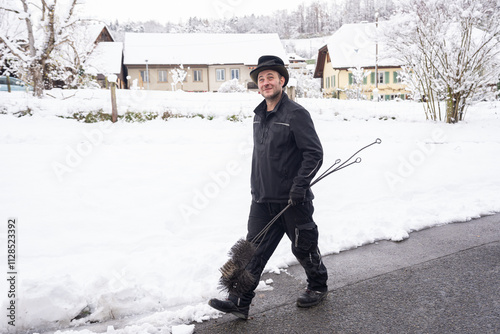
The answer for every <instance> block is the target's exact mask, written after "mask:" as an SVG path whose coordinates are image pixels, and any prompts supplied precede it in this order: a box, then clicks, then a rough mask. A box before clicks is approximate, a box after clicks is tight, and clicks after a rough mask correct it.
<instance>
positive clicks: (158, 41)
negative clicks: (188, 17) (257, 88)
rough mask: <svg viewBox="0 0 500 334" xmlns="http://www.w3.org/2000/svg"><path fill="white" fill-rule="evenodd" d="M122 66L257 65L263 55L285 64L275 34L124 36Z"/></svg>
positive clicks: (277, 37) (281, 49) (128, 34)
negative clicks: (281, 60) (268, 55)
mask: <svg viewBox="0 0 500 334" xmlns="http://www.w3.org/2000/svg"><path fill="white" fill-rule="evenodd" d="M124 48H125V49H124V57H125V58H124V64H126V65H139V64H141V65H144V64H146V59H147V61H148V63H149V64H150V65H165V64H184V65H187V64H198V65H199V64H207V65H215V64H244V65H256V64H257V60H258V59H259V57H260V56H262V55H263V54H271V55H275V56H278V57H280V58H281V59H283V61H284V62H285V63H286V64H288V60H287V58H286V53H285V50H284V49H283V46H282V45H281V42H280V39H279V36H278V34H205V33H199V34H162V33H126V34H125V45H124Z"/></svg>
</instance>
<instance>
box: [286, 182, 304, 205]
mask: <svg viewBox="0 0 500 334" xmlns="http://www.w3.org/2000/svg"><path fill="white" fill-rule="evenodd" d="M305 199H306V189H304V188H298V187H295V186H293V187H292V189H291V190H290V199H289V200H288V204H291V205H297V204H300V203H303V202H304V200H305Z"/></svg>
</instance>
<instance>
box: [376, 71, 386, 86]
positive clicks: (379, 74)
mask: <svg viewBox="0 0 500 334" xmlns="http://www.w3.org/2000/svg"><path fill="white" fill-rule="evenodd" d="M377 74H378V78H377V82H378V83H381V84H383V83H385V80H384V72H378V73H377Z"/></svg>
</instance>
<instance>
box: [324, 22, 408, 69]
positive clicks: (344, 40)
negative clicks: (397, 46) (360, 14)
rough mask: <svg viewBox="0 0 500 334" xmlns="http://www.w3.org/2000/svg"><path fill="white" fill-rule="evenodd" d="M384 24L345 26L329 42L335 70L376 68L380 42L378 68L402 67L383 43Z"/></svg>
mask: <svg viewBox="0 0 500 334" xmlns="http://www.w3.org/2000/svg"><path fill="white" fill-rule="evenodd" d="M383 25H384V22H380V23H379V27H378V28H376V25H375V23H352V24H344V25H343V26H342V27H340V29H339V30H337V31H336V32H335V33H334V34H333V35H332V36H331V37H330V38H329V39H328V41H327V45H328V53H329V54H330V59H331V64H332V67H333V68H350V67H357V66H359V67H374V66H375V59H376V44H377V39H378V40H379V42H378V66H400V65H401V62H400V61H398V60H397V59H396V58H394V57H391V51H390V50H388V47H387V45H386V44H385V43H384V42H383V41H382V38H378V36H382V28H383Z"/></svg>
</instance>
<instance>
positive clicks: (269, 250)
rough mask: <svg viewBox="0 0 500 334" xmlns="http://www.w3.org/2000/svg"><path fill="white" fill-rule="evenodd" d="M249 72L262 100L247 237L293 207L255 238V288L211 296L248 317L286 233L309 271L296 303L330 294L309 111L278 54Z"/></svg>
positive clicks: (316, 143) (317, 154)
mask: <svg viewBox="0 0 500 334" xmlns="http://www.w3.org/2000/svg"><path fill="white" fill-rule="evenodd" d="M250 76H251V78H252V80H253V81H254V82H255V83H256V84H257V85H258V87H259V92H260V94H262V96H263V97H264V101H262V103H261V104H259V105H258V106H257V108H256V109H255V110H254V112H255V117H254V123H253V127H254V130H253V138H254V149H253V156H252V174H251V189H252V204H251V207H250V215H249V219H248V234H247V240H249V241H250V240H253V239H254V237H255V236H256V235H257V234H259V232H261V231H262V229H263V228H264V226H266V224H267V223H268V222H269V221H270V220H271V219H272V218H273V217H274V216H276V215H277V214H278V213H279V212H281V211H282V210H283V209H284V208H285V207H286V206H287V205H288V204H290V205H291V206H290V207H289V208H288V209H287V210H286V211H285V212H284V213H283V214H282V215H281V216H280V218H279V219H278V220H277V221H276V222H275V223H274V224H273V225H271V227H270V229H269V231H268V232H267V233H266V234H264V235H263V236H260V237H259V238H258V240H257V241H256V242H255V243H256V245H257V250H256V252H255V255H254V256H253V258H252V260H251V261H250V263H249V264H248V265H247V267H246V269H247V270H248V271H249V272H250V273H251V274H252V276H253V277H254V279H255V282H254V285H253V287H252V288H251V289H249V290H248V291H246V292H244V293H242V294H241V295H233V294H229V297H228V299H227V300H219V299H211V300H210V301H209V305H210V306H212V307H213V308H215V309H217V310H219V311H222V312H226V313H232V314H233V315H235V316H237V317H239V318H242V319H247V318H248V311H249V309H250V303H251V301H252V299H253V297H254V296H255V293H254V290H255V288H256V287H257V286H258V283H259V280H260V276H261V274H262V271H263V270H264V267H265V266H266V263H267V261H268V260H269V258H270V257H271V255H272V254H273V252H274V250H275V249H276V247H277V246H278V244H279V242H280V240H281V239H282V237H283V235H284V234H285V233H286V235H287V236H288V238H289V239H290V240H291V241H292V252H293V254H294V255H295V257H296V258H297V260H298V261H299V263H300V264H301V265H302V267H304V270H305V272H306V275H307V283H308V284H307V289H306V290H305V291H304V292H303V293H302V294H301V295H300V296H299V298H298V299H297V306H299V307H310V306H314V305H317V304H318V303H319V302H321V301H322V300H323V299H325V297H326V296H327V294H328V287H327V279H328V274H327V270H326V267H325V266H324V265H323V262H322V261H321V254H320V252H319V249H318V229H317V226H316V224H315V223H314V221H313V218H312V215H313V211H314V208H313V204H312V199H313V198H314V196H313V193H312V192H311V190H310V189H309V184H310V183H311V180H312V179H313V177H314V176H315V175H316V173H317V172H318V170H319V168H320V167H321V163H322V161H323V149H322V147H321V143H320V140H319V138H318V135H317V134H316V131H315V129H314V125H313V122H312V120H311V116H310V115H309V113H308V112H307V110H305V109H304V108H303V107H302V106H300V105H299V104H297V103H295V102H293V101H291V100H290V99H289V98H288V96H287V94H286V93H285V92H284V91H283V87H285V86H286V84H287V83H288V78H289V76H288V71H287V69H286V68H285V66H284V63H283V61H282V60H281V59H280V58H279V57H276V56H262V57H260V58H259V61H258V65H257V67H256V68H255V69H254V70H253V71H252V72H250Z"/></svg>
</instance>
